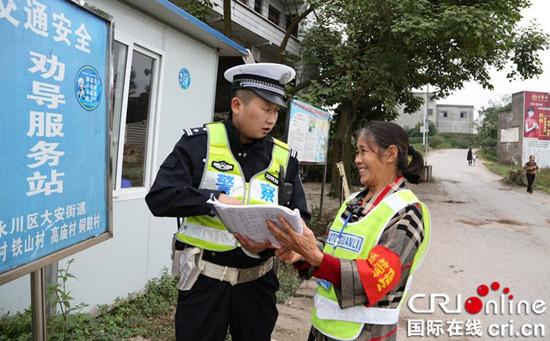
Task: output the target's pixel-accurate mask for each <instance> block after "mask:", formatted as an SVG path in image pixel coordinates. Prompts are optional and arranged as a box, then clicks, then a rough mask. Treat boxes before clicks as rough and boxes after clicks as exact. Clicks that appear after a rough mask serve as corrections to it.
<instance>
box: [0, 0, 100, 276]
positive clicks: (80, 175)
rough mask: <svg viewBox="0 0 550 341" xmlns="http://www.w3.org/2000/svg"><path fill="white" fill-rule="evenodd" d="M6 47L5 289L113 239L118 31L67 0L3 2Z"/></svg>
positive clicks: (1, 259) (0, 171) (1, 199)
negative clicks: (112, 116)
mask: <svg viewBox="0 0 550 341" xmlns="http://www.w3.org/2000/svg"><path fill="white" fill-rule="evenodd" d="M0 41H2V42H4V44H3V45H4V48H3V49H2V50H1V51H0V56H2V60H4V61H9V62H4V63H2V64H0V75H2V79H3V81H2V82H1V83H0V93H1V94H2V95H1V96H0V110H1V111H2V114H1V115H2V125H0V145H1V146H2V150H1V151H0V154H1V157H0V158H1V160H2V167H0V179H2V184H3V185H2V191H0V284H1V283H4V282H6V281H9V280H11V279H13V278H16V277H18V276H21V275H23V274H25V273H28V272H31V271H34V270H36V269H37V268H39V267H41V266H44V265H46V264H47V263H46V262H45V261H44V260H43V259H44V258H45V257H47V256H48V262H50V263H51V262H52V261H55V260H57V259H61V258H62V257H66V256H69V255H70V254H72V253H75V252H77V251H79V250H82V249H84V248H86V247H89V246H91V245H94V244H96V243H98V242H99V241H101V240H105V239H107V238H109V237H110V236H111V233H110V232H111V231H110V226H111V224H110V219H111V218H110V209H111V200H110V191H109V190H108V184H109V175H108V169H109V162H108V160H109V143H108V141H109V130H108V124H109V107H110V105H109V89H110V80H109V60H110V42H111V22H110V18H107V16H106V15H104V14H101V16H100V15H98V14H96V13H93V12H91V11H90V10H88V9H87V8H85V7H82V6H80V5H77V4H75V3H74V2H72V1H67V0H50V1H32V2H31V1H26V2H24V1H17V2H14V1H7V2H6V1H3V2H0ZM100 236H101V237H102V238H98V237H100ZM94 239H95V240H94Z"/></svg>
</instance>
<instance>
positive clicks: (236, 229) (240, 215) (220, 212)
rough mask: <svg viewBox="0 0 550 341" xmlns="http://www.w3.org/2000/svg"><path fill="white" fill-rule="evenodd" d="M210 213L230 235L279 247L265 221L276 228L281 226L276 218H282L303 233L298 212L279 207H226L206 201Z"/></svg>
mask: <svg viewBox="0 0 550 341" xmlns="http://www.w3.org/2000/svg"><path fill="white" fill-rule="evenodd" d="M207 203H208V204H209V205H210V207H211V209H212V211H213V212H214V213H215V214H216V215H217V216H218V218H219V219H220V221H221V222H222V223H223V224H224V225H225V227H226V228H227V230H228V231H229V232H231V233H238V234H240V235H243V236H247V237H248V238H249V239H251V240H253V241H255V242H258V243H261V242H264V241H265V240H266V239H268V240H269V241H270V242H272V243H273V244H275V245H279V243H278V242H277V240H276V239H275V237H273V235H272V234H271V233H270V232H269V230H268V228H267V223H266V220H271V221H273V223H275V225H277V227H279V228H282V224H281V223H280V222H279V219H277V216H279V215H281V216H283V217H284V218H285V219H286V220H287V221H288V223H289V224H290V226H292V228H294V230H295V231H296V232H298V233H300V234H301V233H302V232H303V228H302V217H301V216H300V211H299V210H298V209H297V208H295V209H294V210H291V209H289V208H287V207H284V206H279V205H228V204H224V203H221V202H220V201H218V200H217V199H215V198H214V199H210V200H208V201H207Z"/></svg>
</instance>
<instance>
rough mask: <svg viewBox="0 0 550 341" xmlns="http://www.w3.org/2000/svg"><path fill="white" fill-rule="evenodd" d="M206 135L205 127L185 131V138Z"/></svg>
mask: <svg viewBox="0 0 550 341" xmlns="http://www.w3.org/2000/svg"><path fill="white" fill-rule="evenodd" d="M204 134H206V128H205V127H198V128H191V129H187V128H186V129H183V136H197V135H204Z"/></svg>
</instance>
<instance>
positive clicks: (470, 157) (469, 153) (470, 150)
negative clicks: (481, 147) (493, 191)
mask: <svg viewBox="0 0 550 341" xmlns="http://www.w3.org/2000/svg"><path fill="white" fill-rule="evenodd" d="M472 155H473V153H472V148H470V149H468V155H466V160H468V166H471V165H472V160H473V156H472Z"/></svg>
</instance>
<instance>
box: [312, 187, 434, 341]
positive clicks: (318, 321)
mask: <svg viewBox="0 0 550 341" xmlns="http://www.w3.org/2000/svg"><path fill="white" fill-rule="evenodd" d="M351 198H353V196H352V197H350V199H351ZM350 199H348V200H347V201H346V202H345V203H344V204H343V205H342V206H341V207H340V211H339V212H338V215H337V216H336V219H335V220H334V222H333V223H332V226H331V227H330V231H329V234H328V238H327V242H326V244H325V248H324V250H323V252H324V253H327V254H331V255H333V256H334V257H337V258H341V259H367V258H368V256H369V252H370V251H371V250H372V248H373V247H374V246H376V245H378V241H379V239H380V236H381V235H382V232H384V229H385V228H386V226H387V224H388V222H389V221H390V219H391V218H392V217H393V216H394V215H395V214H396V213H397V212H399V211H400V210H401V209H403V208H405V207H407V206H409V205H413V204H416V203H419V204H420V206H421V208H422V217H423V222H424V239H423V241H422V243H421V244H420V247H419V248H418V250H417V251H416V255H415V256H414V261H413V264H412V267H411V270H410V273H409V278H408V280H407V284H406V287H405V292H404V293H403V297H402V298H401V301H400V302H399V305H398V306H397V308H376V307H371V308H367V307H365V306H355V307H350V308H346V309H341V308H340V306H339V305H338V300H337V297H336V294H335V292H334V286H333V285H332V284H330V282H327V281H322V280H320V281H319V282H320V284H321V285H319V287H318V288H317V293H316V295H315V298H314V308H313V314H312V322H313V326H314V327H315V328H316V329H317V330H319V331H320V332H321V333H323V334H325V335H327V336H329V337H331V338H334V339H338V340H354V339H356V338H357V337H358V336H359V334H360V333H361V330H362V329H363V324H365V323H366V324H384V325H391V324H395V323H397V320H398V318H399V309H400V308H401V304H402V303H403V302H404V300H405V296H406V294H407V290H408V288H409V286H410V284H411V282H412V278H413V273H414V271H415V270H416V268H417V267H418V265H420V263H421V262H422V259H423V258H424V255H425V253H426V250H427V247H428V243H429V240H430V212H429V211H428V208H427V207H426V205H424V204H423V203H421V202H419V200H418V198H417V197H416V196H415V195H414V194H413V192H412V191H410V190H400V191H398V192H395V193H393V194H391V195H389V196H387V197H386V198H384V199H383V200H382V201H381V202H380V203H379V204H378V205H377V206H376V207H375V208H374V209H372V210H371V211H370V212H369V213H368V214H367V215H366V216H364V217H363V218H361V219H360V220H358V221H357V222H354V223H348V224H347V225H346V226H345V229H344V231H342V234H341V235H339V234H340V231H341V230H342V228H343V227H344V220H343V219H342V218H341V216H342V214H343V213H344V211H345V209H346V203H347V202H348V201H349V200H350ZM336 243H338V247H337V248H335V245H336ZM323 284H324V285H323ZM327 284H328V285H327Z"/></svg>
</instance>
